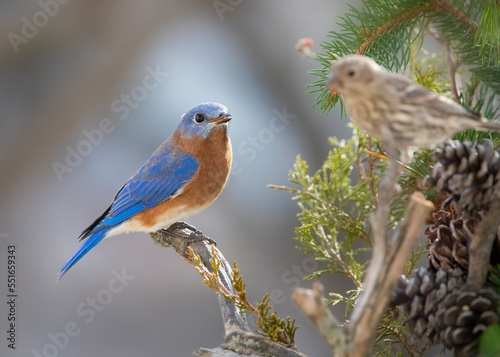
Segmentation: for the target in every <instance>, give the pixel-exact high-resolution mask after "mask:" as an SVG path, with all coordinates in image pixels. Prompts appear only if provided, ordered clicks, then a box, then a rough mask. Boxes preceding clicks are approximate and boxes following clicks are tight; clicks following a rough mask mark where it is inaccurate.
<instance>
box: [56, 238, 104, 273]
mask: <svg viewBox="0 0 500 357" xmlns="http://www.w3.org/2000/svg"><path fill="white" fill-rule="evenodd" d="M106 233H107V230H106V229H103V230H100V231H98V232H96V233H94V234H92V235H91V236H90V237H89V238H88V239H87V240H86V241H85V243H83V245H82V246H81V247H80V249H78V251H77V252H76V253H75V254H73V256H72V257H71V258H70V259H69V260H68V261H67V262H66V263H65V264H64V265H63V266H62V268H61V270H60V271H59V273H58V274H57V280H59V279H60V278H62V276H63V275H64V274H66V272H67V271H68V270H70V269H71V267H72V266H73V265H75V264H76V263H77V262H78V261H79V260H80V259H82V257H83V256H84V255H85V254H87V253H88V252H89V251H90V250H91V249H92V248H94V247H95V246H96V245H97V243H99V242H100V241H101V240H102V239H103V238H104V237H105V236H106Z"/></svg>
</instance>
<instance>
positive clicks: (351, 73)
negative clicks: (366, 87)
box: [347, 71, 356, 77]
mask: <svg viewBox="0 0 500 357" xmlns="http://www.w3.org/2000/svg"><path fill="white" fill-rule="evenodd" d="M355 74H356V73H355V72H354V71H349V72H347V75H348V76H349V77H354V75H355Z"/></svg>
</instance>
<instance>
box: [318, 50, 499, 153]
mask: <svg viewBox="0 0 500 357" xmlns="http://www.w3.org/2000/svg"><path fill="white" fill-rule="evenodd" d="M326 87H327V88H328V89H329V90H331V91H336V92H337V93H339V94H341V95H342V96H343V98H344V103H345V106H346V108H347V111H348V113H349V115H350V117H351V119H352V120H353V121H354V123H356V125H358V126H359V127H360V128H361V129H363V130H364V131H366V133H367V134H368V135H370V136H372V137H374V138H375V139H377V140H380V141H382V142H383V143H385V144H387V145H390V146H391V147H393V148H397V149H400V150H401V151H402V153H403V155H404V156H405V160H404V161H406V159H408V161H409V160H410V159H411V153H412V151H413V150H415V149H417V148H428V147H431V146H433V145H435V144H439V143H440V142H442V141H444V140H446V139H447V138H449V137H451V136H453V135H454V134H456V133H459V132H461V131H463V130H467V129H477V130H494V131H500V123H497V122H494V121H489V120H487V119H485V118H483V117H482V116H481V114H478V113H473V112H470V111H468V110H467V109H465V108H464V107H462V106H461V105H460V104H458V103H456V102H454V101H452V100H451V99H448V98H446V97H443V96H441V95H438V94H437V93H435V92H432V91H430V90H429V89H427V88H425V87H422V86H420V85H419V84H416V83H413V82H412V81H410V80H409V79H408V78H406V77H404V76H402V75H399V74H395V73H392V72H390V71H388V70H386V69H385V68H383V67H381V66H379V65H378V64H377V63H375V61H374V60H372V59H371V58H368V57H366V56H362V55H350V56H347V57H344V58H341V59H339V60H337V61H335V62H334V63H333V65H332V68H331V74H330V77H329V78H328V80H327V84H326Z"/></svg>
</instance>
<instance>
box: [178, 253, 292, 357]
mask: <svg viewBox="0 0 500 357" xmlns="http://www.w3.org/2000/svg"><path fill="white" fill-rule="evenodd" d="M185 260H186V261H187V262H189V263H190V264H192V265H194V266H195V267H196V271H198V273H199V274H200V275H201V276H202V278H203V285H206V286H208V287H209V288H210V289H212V290H214V291H215V292H216V293H218V294H221V295H223V296H224V297H225V298H226V299H229V300H231V301H232V302H234V303H235V305H236V307H238V309H240V311H242V312H244V313H247V314H255V315H257V317H256V318H255V319H254V322H255V324H256V326H257V328H258V329H257V330H256V332H257V333H259V334H261V335H263V336H267V337H268V338H270V339H271V340H273V341H276V342H279V343H281V344H283V345H285V346H287V347H292V348H294V346H295V332H296V331H297V329H298V326H295V319H292V318H290V316H288V317H287V318H286V319H281V318H279V317H278V313H277V312H276V311H272V308H271V306H270V305H269V304H270V301H271V299H270V297H269V295H268V294H266V295H265V296H264V297H263V298H262V301H261V302H260V303H259V304H257V306H256V307H255V306H253V305H252V304H251V303H250V302H249V301H248V300H247V296H246V294H247V293H246V284H245V283H244V282H243V277H242V276H241V275H240V270H239V269H238V266H237V265H236V262H234V267H233V270H232V277H231V278H232V285H233V289H234V291H235V292H236V294H234V293H232V292H231V291H229V290H228V289H227V288H226V287H225V286H224V285H223V284H222V283H221V282H220V280H219V269H220V265H221V261H220V260H219V259H218V258H217V255H216V254H215V249H214V247H212V259H210V265H211V268H212V271H210V270H209V269H208V268H207V267H206V266H205V265H204V264H203V262H202V260H201V258H200V256H199V255H197V254H196V253H194V252H193V250H192V249H191V248H190V247H188V248H187V258H185Z"/></svg>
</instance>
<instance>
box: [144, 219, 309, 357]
mask: <svg viewBox="0 0 500 357" xmlns="http://www.w3.org/2000/svg"><path fill="white" fill-rule="evenodd" d="M150 235H151V238H153V240H154V242H155V243H156V244H159V245H161V246H162V247H169V248H172V249H174V250H175V252H176V253H177V254H179V255H181V256H182V257H184V258H188V255H187V254H188V249H187V248H188V246H189V247H190V248H191V249H192V250H193V252H194V253H195V254H197V255H198V256H199V257H200V258H201V261H202V262H203V264H204V265H205V266H206V267H207V269H208V270H209V271H210V272H212V266H211V264H210V259H212V257H213V256H212V249H213V251H214V252H215V255H216V257H217V259H218V260H219V261H220V262H221V265H220V268H219V272H218V274H219V281H220V282H221V283H222V284H223V286H224V287H225V288H226V289H227V290H228V291H229V292H231V293H233V294H237V293H236V291H235V289H234V288H233V281H232V269H231V265H230V264H229V263H228V262H227V260H226V259H225V258H224V256H223V255H222V253H221V252H220V250H219V249H218V248H217V247H215V243H214V242H213V241H212V240H211V239H209V238H208V237H206V236H204V235H203V234H202V233H201V232H200V231H198V230H196V228H194V227H191V226H189V225H187V224H185V223H183V222H178V223H176V224H173V225H172V226H171V227H170V228H168V229H167V230H161V231H158V232H154V233H150ZM217 298H218V300H219V306H220V309H221V313H222V319H223V322H224V331H225V343H223V344H222V345H221V346H220V347H217V348H214V349H206V348H201V349H199V350H197V351H195V352H194V353H193V354H194V355H195V356H198V357H236V356H245V357H248V356H250V357H252V356H255V357H256V356H276V357H306V356H305V355H303V354H301V353H300V352H298V351H296V350H294V349H291V348H287V347H285V346H283V345H281V344H279V343H277V342H274V341H271V340H270V339H269V338H267V337H265V336H261V335H256V334H254V333H253V332H252V331H251V329H250V327H249V326H248V322H247V318H246V315H245V314H243V313H242V312H240V311H239V309H238V308H237V307H236V305H235V304H234V302H232V301H231V300H228V299H226V298H225V297H224V296H222V295H221V294H217Z"/></svg>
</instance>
